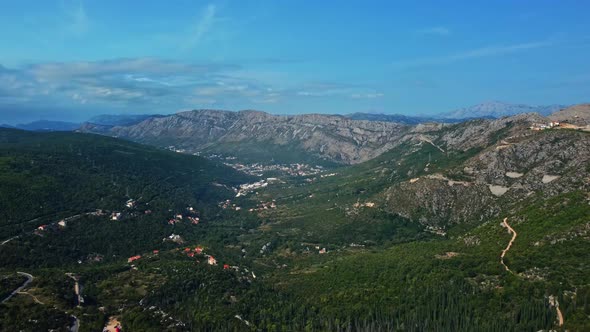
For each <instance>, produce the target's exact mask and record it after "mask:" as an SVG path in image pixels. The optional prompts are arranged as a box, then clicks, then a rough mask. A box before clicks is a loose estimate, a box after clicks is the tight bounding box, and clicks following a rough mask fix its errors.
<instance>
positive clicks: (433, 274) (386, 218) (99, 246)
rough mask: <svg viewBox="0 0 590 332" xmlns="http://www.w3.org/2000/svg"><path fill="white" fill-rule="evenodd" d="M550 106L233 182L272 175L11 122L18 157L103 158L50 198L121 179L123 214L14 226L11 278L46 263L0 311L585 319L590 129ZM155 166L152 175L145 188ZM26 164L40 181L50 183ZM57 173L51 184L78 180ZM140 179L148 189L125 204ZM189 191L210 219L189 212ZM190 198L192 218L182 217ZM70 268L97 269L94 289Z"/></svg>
mask: <svg viewBox="0 0 590 332" xmlns="http://www.w3.org/2000/svg"><path fill="white" fill-rule="evenodd" d="M261 116H264V115H261ZM316 121H317V120H316ZM548 121H549V119H547V118H544V117H542V116H539V115H536V114H523V115H517V116H513V117H507V118H502V119H497V120H472V121H468V122H464V123H460V124H454V125H436V124H428V125H427V124H421V125H418V126H414V127H410V128H406V129H405V132H404V134H403V135H401V136H400V137H399V138H398V139H397V140H396V141H395V145H394V146H393V148H391V149H390V150H388V151H386V152H383V153H381V154H380V155H378V156H377V157H375V158H373V159H370V160H368V161H366V162H362V163H358V164H356V165H352V166H347V167H340V168H337V169H330V170H326V171H324V172H323V173H319V174H308V175H303V176H302V175H280V176H278V178H277V179H276V180H273V181H269V182H268V183H269V184H268V185H267V186H266V187H259V188H257V189H252V190H249V191H245V194H244V195H239V197H236V195H235V192H234V191H233V190H231V188H230V187H232V186H236V185H237V184H239V183H244V182H252V181H254V180H257V179H258V178H252V177H246V176H244V175H242V174H239V173H235V172H233V171H231V170H230V169H228V168H226V167H223V166H219V165H218V164H215V163H212V162H208V161H206V160H204V159H201V158H198V157H195V156H190V155H185V154H179V153H172V152H168V151H163V150H157V149H153V148H149V147H146V146H143V145H138V144H135V143H130V142H126V141H123V140H118V139H113V138H108V137H102V136H97V135H88V134H66V133H47V134H33V133H26V134H25V133H23V132H20V131H15V130H8V129H7V130H6V132H5V133H4V136H3V137H4V140H5V141H12V143H10V144H12V148H13V150H12V152H11V153H12V154H15V155H17V154H19V155H21V157H20V158H21V161H22V163H21V164H18V165H19V167H18V168H17V169H21V168H22V169H27V168H26V167H25V165H36V164H38V163H40V162H41V161H42V162H43V163H46V164H48V165H50V166H51V165H54V161H55V160H61V159H64V158H65V157H63V156H61V154H64V155H66V156H68V159H66V160H68V162H66V163H59V164H57V165H59V167H57V166H51V167H49V168H48V169H49V170H52V169H63V168H64V165H69V164H71V165H79V166H80V168H81V169H82V170H83V171H84V174H86V171H85V170H86V167H90V166H92V165H93V164H95V163H96V164H100V165H101V166H100V167H101V168H100V169H101V171H100V172H98V173H97V176H99V178H100V177H102V174H104V175H105V176H104V177H106V178H107V180H108V181H106V182H102V184H101V185H95V184H93V185H92V187H95V188H101V187H103V186H104V187H106V189H105V190H107V193H108V192H111V191H112V192H114V193H112V194H109V195H101V196H100V197H97V196H92V193H87V194H86V192H87V189H85V188H90V187H86V185H85V181H86V180H85V178H87V177H89V178H90V179H92V176H90V175H88V174H86V175H85V176H84V177H77V178H74V179H76V180H75V181H71V182H68V183H80V184H79V185H78V184H77V185H76V186H73V188H72V189H71V190H72V191H79V192H83V193H85V194H84V195H81V196H83V197H74V196H72V195H70V196H59V195H57V196H55V203H54V204H53V205H56V206H59V204H60V202H62V201H66V202H67V201H73V202H77V203H76V204H80V205H81V206H87V207H88V208H89V211H95V210H94V209H96V208H99V206H98V205H100V204H105V205H106V204H111V203H109V200H108V199H103V198H101V197H112V198H113V199H112V205H111V206H104V207H102V208H103V209H113V210H114V209H117V210H119V209H120V210H121V211H122V212H125V213H126V214H127V216H126V217H125V218H123V219H122V220H120V221H112V220H109V217H108V216H109V215H105V216H100V215H87V216H83V217H80V218H76V219H73V220H68V222H67V227H65V228H59V227H57V226H55V227H52V228H49V229H48V230H47V231H35V232H30V231H28V232H23V233H22V234H21V235H20V236H19V237H18V238H15V239H13V240H10V241H8V242H7V243H5V244H3V245H2V246H1V247H0V251H1V253H2V255H1V256H0V257H2V258H1V260H2V264H1V266H3V268H2V269H0V275H2V277H3V280H5V282H4V283H3V285H5V286H3V287H4V288H3V291H2V293H6V292H8V291H9V290H10V289H11V288H12V289H13V287H14V285H18V283H19V282H22V276H19V275H17V274H16V273H15V272H16V271H23V270H26V272H27V273H30V274H31V275H32V276H34V277H35V279H34V280H33V281H32V283H31V284H30V285H29V286H27V287H26V288H25V291H26V292H27V293H28V294H29V295H27V294H24V293H23V294H19V295H17V296H15V297H13V298H12V299H10V300H9V301H7V302H6V303H5V304H4V305H3V306H4V308H5V309H6V310H5V311H4V312H6V313H7V314H4V316H0V327H5V326H18V327H20V328H25V327H26V324H23V323H19V322H25V321H27V320H30V319H36V320H37V321H39V322H42V323H43V324H46V325H44V326H51V327H52V328H54V329H58V330H59V329H60V328H62V330H65V328H67V326H71V324H72V323H73V322H72V315H74V316H76V317H82V318H81V331H93V330H100V329H101V328H102V327H103V326H104V325H105V324H106V323H107V322H108V321H109V319H110V318H111V317H112V318H116V319H118V320H119V321H121V322H122V324H123V327H124V329H126V330H130V331H191V330H269V331H279V330H293V331H301V330H308V331H326V330H329V331H346V330H352V331H380V330H384V329H389V330H407V331H422V330H441V331H457V330H479V331H508V330H518V331H538V330H550V329H557V330H559V329H568V330H586V329H588V328H590V326H588V323H587V322H588V317H590V316H589V315H590V309H589V307H588V306H587V305H586V304H585V303H588V300H590V280H588V275H589V273H590V271H588V266H587V264H584V262H585V261H587V260H588V259H590V257H588V253H589V252H590V247H589V246H588V243H590V242H589V241H588V236H589V233H588V222H589V220H590V219H589V218H590V204H589V201H588V192H589V191H590V188H589V187H588V181H587V178H588V177H590V168H588V165H590V148H589V147H590V144H589V143H590V134H589V133H586V132H584V131H579V130H571V129H568V128H567V127H563V128H562V127H555V128H552V129H545V130H532V129H531V126H533V124H536V123H547V122H548ZM533 127H534V126H533ZM262 132H264V130H262ZM23 135H24V137H23ZM29 135H32V136H29ZM17 142H20V143H19V144H20V145H19V144H16V143H17ZM51 142H52V143H51ZM49 143H51V144H49ZM5 144H9V143H5ZM101 146H102V147H103V148H101ZM26 151H30V153H28V154H27V153H26ZM41 151H54V154H49V155H46V154H45V152H44V153H41ZM59 151H61V152H60V153H59V154H58V153H57V152H59ZM118 151H124V152H126V153H122V154H121V153H120V152H118ZM17 152H18V153H17ZM3 155H8V154H6V153H5V154H3ZM57 156H60V158H59V159H58V158H57ZM119 158H123V159H121V162H120V163H119V162H117V160H119ZM31 160H34V162H33V163H31ZM101 160H102V161H101ZM163 163H166V164H163ZM84 165H86V166H84ZM107 165H111V166H107ZM163 165H165V166H163ZM27 167H28V166H27ZM93 167H94V166H93ZM97 167H98V166H97ZM109 167H111V168H109ZM65 169H66V170H67V169H68V168H67V167H66V168H65ZM193 169H196V170H198V171H195V172H191V170H193ZM46 172H47V174H50V175H51V174H53V172H57V171H46ZM68 172H69V173H68V174H69V175H68V177H71V176H72V175H71V174H72V173H71V172H72V171H68ZM160 172H164V173H166V175H167V176H164V175H161V174H160ZM88 173H89V172H88ZM112 173H115V175H109V174H112ZM195 173H196V174H203V176H202V177H200V178H198V179H193V174H195ZM33 174H34V173H33ZM131 174H134V177H131ZM173 174H175V175H176V177H177V178H176V180H173V179H171V178H170V179H169V178H168V176H172V175H173ZM117 175H118V176H117ZM144 175H145V176H146V177H147V178H149V179H150V180H153V183H151V182H150V183H151V184H152V186H149V190H148V189H142V191H140V188H144V186H141V184H142V183H143V182H144V181H146V180H144V178H143V176H144ZM51 176H54V175H51ZM128 176H129V177H131V179H132V180H133V181H132V182H131V181H129V182H125V180H124V179H125V178H127V177H128ZM13 177H15V176H13ZM112 177H114V179H112ZM14 181H20V183H22V184H23V188H30V189H29V191H31V192H36V191H38V189H37V188H36V187H35V185H34V184H35V183H42V182H40V181H38V180H37V181H35V182H34V183H29V182H23V181H25V177H21V178H18V177H15V180H14ZM96 181H98V183H101V182H100V180H96ZM112 181H115V182H117V183H120V185H117V186H115V185H114V184H113V183H112ZM58 183H59V182H55V181H49V182H47V183H46V184H45V185H44V186H45V187H42V188H43V190H42V191H50V192H52V193H56V192H60V191H64V192H66V193H67V192H68V190H70V189H67V188H66V189H64V188H63V187H60V186H55V185H56V184H58ZM93 183H95V182H94V180H93ZM109 183H111V184H109ZM134 184H137V186H136V185H134ZM160 184H161V185H160ZM169 184H172V185H171V186H169ZM54 186H55V187H54ZM128 186H129V194H127V193H126V191H127V189H126V188H127V187H128ZM58 188H59V189H58ZM109 188H112V189H109ZM199 188H200V189H199ZM13 190H14V189H13ZM195 191H198V192H195ZM142 192H143V194H142ZM154 192H155V193H154ZM145 193H150V194H151V195H150V196H151V197H154V196H155V198H154V199H153V200H147V201H146V200H145V197H146V196H147V195H146V194H145ZM158 193H160V194H158ZM36 195H37V194H36ZM127 196H130V197H132V198H136V199H137V205H135V206H134V207H132V208H129V209H128V208H125V207H121V204H124V203H125V202H126V199H127ZM138 196H139V197H142V198H138ZM3 197H6V196H3ZM21 197H24V196H21ZM21 199H22V198H21ZM24 202H26V200H24ZM148 203H149V209H150V210H152V212H151V213H150V214H145V210H146V209H148ZM97 204H98V205H97ZM189 204H190V205H191V206H193V207H195V209H196V210H197V211H198V216H199V217H200V218H201V220H202V222H201V223H199V224H197V225H194V224H192V223H191V222H189V221H188V219H187V217H189V216H194V215H193V214H192V213H191V212H188V211H189V210H187V206H189ZM6 206H7V207H8V206H19V203H18V202H16V201H8V203H7V205H6ZM30 206H31V209H34V208H35V205H34V204H30ZM142 211H143V212H144V213H143V214H142V213H141V212H142ZM20 213H24V212H20ZM176 214H182V215H183V217H184V219H180V220H178V219H175V220H176V221H174V222H173V223H172V224H170V222H169V219H170V218H175V217H174V215H176ZM60 218H61V217H60ZM505 218H506V219H505ZM50 219H51V220H59V219H58V218H57V216H56V217H51V218H50ZM503 221H504V222H507V223H508V224H509V225H510V227H511V228H510V229H511V230H512V231H510V232H509V231H508V230H507V227H506V226H505V224H504V222H503ZM502 225H504V226H502ZM171 234H176V235H180V237H181V238H182V241H177V242H175V241H172V240H171V239H170V238H169V236H170V235H171ZM511 240H512V242H510V241H511ZM509 242H510V243H511V245H510V247H508V248H509V249H506V248H507V245H508V243H509ZM502 252H505V256H504V257H503V260H502V262H503V263H504V264H505V266H507V267H508V270H507V269H506V268H505V267H504V266H503V265H502V264H501V261H500V255H501V253H502ZM134 255H139V256H140V257H138V258H134V257H131V256H134ZM212 257H214V258H213V261H212V260H211V259H212ZM128 259H130V262H128ZM66 273H73V276H75V278H77V281H78V282H79V283H81V284H82V285H83V291H82V295H83V296H84V299H85V302H84V303H83V304H82V305H81V306H77V304H78V302H77V300H76V296H75V294H74V292H73V290H74V285H75V283H74V279H72V277H69V276H68V275H66ZM523 290H524V291H523ZM56 294H57V295H56ZM35 299H37V300H38V301H39V302H41V303H42V304H41V303H39V302H37V301H36V300H35ZM25 307H26V308H29V309H28V310H23V308H25ZM100 308H102V309H100ZM558 313H559V314H560V315H562V318H563V319H564V323H563V325H560V324H561V323H560V322H559V320H558ZM78 322H79V323H80V321H78ZM2 324H4V325H2Z"/></svg>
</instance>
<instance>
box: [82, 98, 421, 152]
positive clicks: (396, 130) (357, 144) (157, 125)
mask: <svg viewBox="0 0 590 332" xmlns="http://www.w3.org/2000/svg"><path fill="white" fill-rule="evenodd" d="M408 130H409V127H408V126H405V125H401V124H397V123H392V122H374V121H364V120H351V119H349V118H346V117H342V116H333V115H319V114H305V115H295V116H277V115H271V114H268V113H264V112H258V111H241V112H229V111H216V110H199V111H190V112H182V113H178V114H174V115H171V116H167V117H159V118H149V119H146V120H144V121H142V122H140V123H138V124H135V125H132V126H115V127H111V128H107V129H106V130H105V127H104V126H93V125H91V124H86V125H85V126H83V127H82V128H80V131H84V132H97V133H101V134H108V135H111V136H115V137H120V138H125V139H129V140H133V141H138V142H141V143H146V144H152V145H158V146H169V145H174V146H175V147H177V148H182V149H186V150H189V151H195V152H196V151H200V150H203V149H209V150H211V151H216V146H222V145H223V144H228V143H234V144H240V143H252V142H254V143H257V142H258V143H265V144H272V145H276V146H279V147H280V146H283V147H285V148H293V147H294V148H297V149H300V150H303V151H305V152H307V153H310V154H312V155H315V156H318V157H321V158H325V159H328V160H331V161H335V162H338V163H342V164H356V163H360V162H363V161H366V160H369V159H371V158H374V157H376V156H378V155H380V154H381V153H383V152H385V151H387V150H389V149H391V148H392V147H394V146H395V145H396V144H397V141H399V138H400V137H401V136H402V135H403V134H404V133H406V132H407V131H408ZM220 152H221V151H220Z"/></svg>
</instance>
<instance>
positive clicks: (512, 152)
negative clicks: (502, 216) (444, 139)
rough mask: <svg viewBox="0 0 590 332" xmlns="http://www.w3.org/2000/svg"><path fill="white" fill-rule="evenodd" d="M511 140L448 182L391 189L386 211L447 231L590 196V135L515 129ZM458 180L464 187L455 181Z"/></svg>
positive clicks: (429, 178)
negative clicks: (530, 203) (528, 202)
mask: <svg viewBox="0 0 590 332" xmlns="http://www.w3.org/2000/svg"><path fill="white" fill-rule="evenodd" d="M511 119H514V117H513V118H511ZM487 125H488V126H494V124H492V123H488V124H487ZM478 127H480V125H479V124H476V125H475V126H474V128H478ZM474 128H467V129H465V131H472V130H474ZM455 134H456V133H455ZM506 135H510V136H507V137H505V138H504V139H500V140H499V141H498V142H497V143H495V144H492V145H489V146H487V147H486V148H485V149H483V150H482V151H481V152H479V153H477V154H476V155H475V156H473V157H471V158H469V159H468V160H466V161H465V162H463V163H462V164H460V165H457V166H456V167H455V168H454V170H453V169H449V170H447V172H448V175H446V176H445V175H443V174H432V175H425V176H422V177H420V178H414V179H410V180H409V181H407V182H402V183H400V184H397V185H394V186H392V187H390V188H389V189H388V190H386V191H385V192H384V199H385V205H386V206H387V208H388V209H389V210H390V211H391V212H395V213H399V214H401V215H403V216H405V217H408V218H410V219H413V220H416V221H418V222H421V223H423V224H427V225H433V226H441V225H442V226H444V225H447V224H452V223H462V222H465V221H476V220H486V219H489V218H490V217H496V216H498V215H497V214H498V213H499V212H500V211H503V210H504V209H507V208H508V209H509V208H510V207H511V206H514V205H515V204H517V203H519V202H521V201H522V200H524V199H527V198H528V197H530V196H531V195H532V194H535V193H536V194H540V195H542V196H544V197H551V196H554V195H557V194H561V193H566V192H571V191H574V190H585V191H590V166H589V165H590V134H588V133H584V132H580V131H567V130H559V129H557V130H550V131H545V132H533V131H530V130H526V129H524V128H523V127H522V126H519V127H510V130H509V132H507V133H506ZM455 143H456V145H457V146H464V144H463V143H460V141H456V142H455ZM498 146H504V148H502V149H498V148H497V147H498ZM454 177H458V178H460V179H461V180H462V181H452V180H450V179H452V178H454ZM459 184H460V185H459Z"/></svg>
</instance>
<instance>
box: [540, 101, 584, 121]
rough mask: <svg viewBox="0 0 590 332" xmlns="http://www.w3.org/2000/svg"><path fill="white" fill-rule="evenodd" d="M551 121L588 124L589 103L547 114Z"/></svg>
mask: <svg viewBox="0 0 590 332" xmlns="http://www.w3.org/2000/svg"><path fill="white" fill-rule="evenodd" d="M549 118H550V119H551V120H553V121H560V122H563V121H566V122H569V123H571V124H574V125H578V126H588V125H590V104H580V105H575V106H572V107H568V108H566V109H563V110H561V111H559V112H555V113H553V114H551V115H550V116H549Z"/></svg>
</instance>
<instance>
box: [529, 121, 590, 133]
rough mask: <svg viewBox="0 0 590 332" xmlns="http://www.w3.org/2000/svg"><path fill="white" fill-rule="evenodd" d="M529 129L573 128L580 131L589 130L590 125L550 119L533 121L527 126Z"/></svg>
mask: <svg viewBox="0 0 590 332" xmlns="http://www.w3.org/2000/svg"><path fill="white" fill-rule="evenodd" d="M529 129H530V130H534V131H539V130H547V129H573V130H581V131H590V125H586V126H578V125H575V124H572V123H568V122H565V121H563V122H557V121H550V122H548V123H533V125H532V126H530V127H529Z"/></svg>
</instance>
